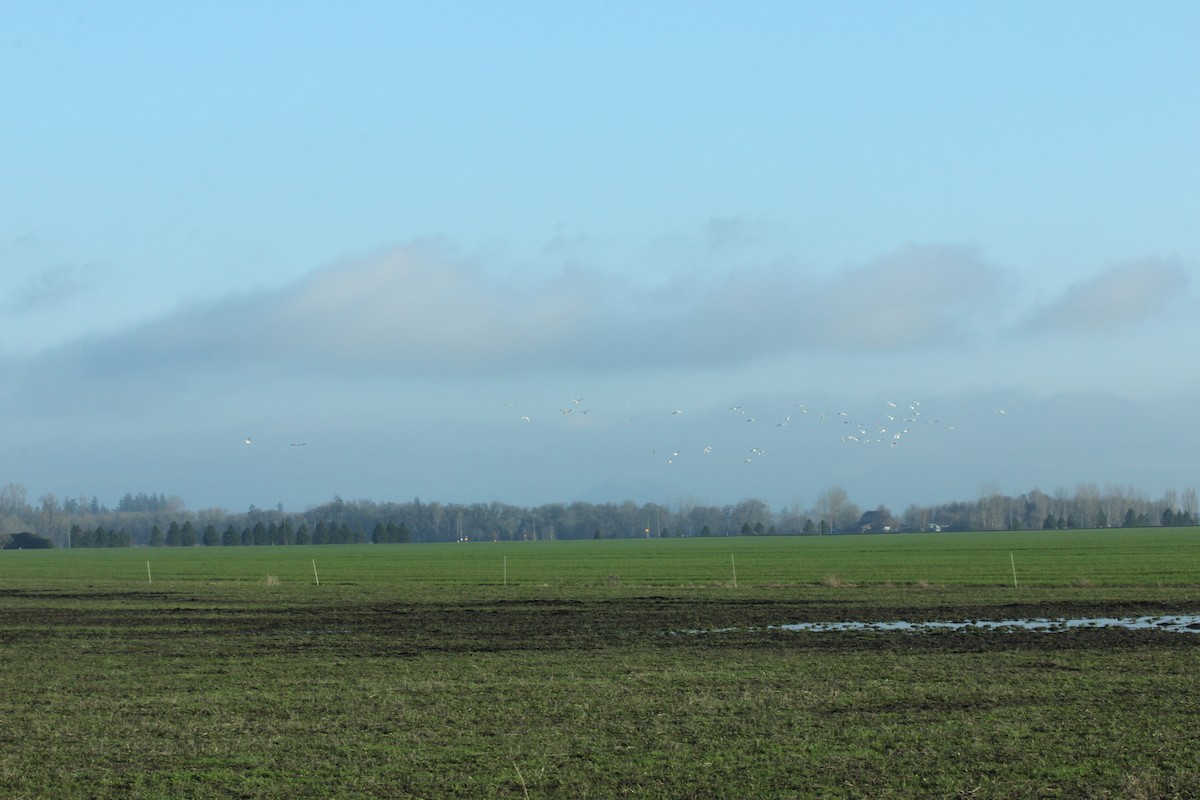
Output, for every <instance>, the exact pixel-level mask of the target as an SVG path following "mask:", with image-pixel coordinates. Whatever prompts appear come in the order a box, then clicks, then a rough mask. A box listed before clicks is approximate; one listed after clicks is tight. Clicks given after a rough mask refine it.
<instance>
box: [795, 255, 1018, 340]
mask: <svg viewBox="0 0 1200 800" xmlns="http://www.w3.org/2000/svg"><path fill="white" fill-rule="evenodd" d="M1001 286H1002V281H1001V278H1000V274H999V272H998V271H997V270H996V269H995V268H994V267H992V266H990V265H988V264H987V263H985V262H984V261H983V260H982V259H981V258H980V256H979V254H978V253H977V252H976V251H975V249H974V248H971V247H964V246H960V245H909V246H907V247H904V248H902V249H900V250H898V251H897V252H895V253H891V254H889V255H886V256H883V257H881V258H878V259H876V260H875V261H873V262H871V263H870V264H867V265H866V266H863V267H856V268H850V269H845V270H843V271H842V272H841V274H840V275H839V276H838V277H837V279H836V280H834V281H832V282H831V283H829V284H828V285H826V286H824V287H822V289H821V291H819V292H818V293H817V294H816V296H815V297H814V298H812V302H810V303H809V308H808V309H807V310H808V312H809V314H810V315H811V323H812V324H813V326H814V328H815V330H817V331H818V332H819V341H821V342H822V343H823V344H825V345H827V346H830V347H834V348H838V349H847V350H890V349H901V348H909V347H914V346H922V345H931V344H937V343H944V342H947V341H954V340H956V339H958V338H960V337H961V336H962V335H963V334H964V333H966V332H968V331H969V330H970V328H972V327H974V326H975V325H977V324H978V322H979V320H981V319H986V318H989V317H992V316H994V315H995V314H996V313H997V312H998V309H997V298H998V297H999V296H1000V290H1001Z"/></svg>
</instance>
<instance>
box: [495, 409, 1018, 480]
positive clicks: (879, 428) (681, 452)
mask: <svg viewBox="0 0 1200 800" xmlns="http://www.w3.org/2000/svg"><path fill="white" fill-rule="evenodd" d="M513 406H514V404H513V403H511V402H508V403H504V407H505V408H506V409H512V408H513ZM789 411H790V413H787V414H784V415H782V416H771V417H759V416H758V415H757V414H756V413H754V412H753V411H751V410H750V409H748V408H746V407H744V406H741V405H733V406H729V408H728V412H729V418H730V421H731V423H732V422H737V423H740V424H742V425H746V426H753V428H750V427H747V428H746V429H745V430H746V432H747V433H749V432H750V431H753V433H752V434H751V435H750V436H749V437H747V436H739V437H737V438H738V439H739V440H742V441H750V440H755V443H754V444H753V446H747V447H745V448H743V449H742V450H740V451H739V452H738V453H737V457H738V458H740V460H741V461H742V463H745V464H750V463H752V462H754V461H755V460H757V459H759V458H760V457H762V456H765V455H767V452H768V450H767V445H769V444H772V443H774V442H777V441H779V440H778V439H777V438H775V437H778V436H779V435H781V434H782V432H781V431H778V430H775V429H785V428H789V427H791V426H793V425H802V424H804V425H813V426H822V427H823V428H824V430H825V431H826V432H829V433H836V435H837V436H838V437H839V438H840V441H841V443H842V444H844V445H847V446H858V447H867V446H874V447H899V446H900V445H901V444H902V443H904V442H905V441H906V440H908V439H909V437H912V436H916V435H919V434H920V433H921V432H922V431H927V430H936V431H940V432H943V433H952V432H953V431H954V430H955V426H954V425H951V424H946V423H944V422H942V421H940V420H939V419H938V418H936V417H935V416H931V415H929V414H926V413H925V410H924V408H923V407H922V403H921V401H920V400H914V401H911V402H903V403H902V402H896V401H893V400H887V401H884V403H883V405H882V407H881V408H880V409H879V412H878V414H876V415H857V414H856V415H851V413H850V412H848V411H831V410H815V409H810V408H809V406H808V405H807V404H805V403H796V404H794V405H793V406H792V407H791V408H790V409H789ZM590 412H591V409H590V408H589V407H587V405H585V404H584V398H582V397H572V398H569V401H568V402H565V403H562V404H560V405H559V407H558V409H557V412H556V413H555V412H543V414H542V415H541V416H535V415H534V414H533V413H526V414H520V415H519V416H517V419H519V421H520V422H521V423H522V424H533V423H534V422H535V420H539V419H540V420H543V421H544V420H546V419H547V418H550V417H556V418H557V419H559V420H560V421H564V420H571V419H577V418H579V417H582V416H583V415H587V414H589V413H590ZM995 413H996V414H997V415H1001V416H1003V415H1006V414H1007V412H1006V411H1005V410H1004V409H998V410H996V412H995ZM662 414H663V416H664V418H667V419H670V418H674V419H676V420H682V419H684V418H685V417H686V415H685V413H684V410H683V409H679V408H675V409H671V410H669V411H668V410H666V409H663V411H662ZM601 416H603V417H604V418H605V420H604V421H605V422H608V423H612V422H614V421H616V420H617V419H619V422H620V424H622V425H630V424H631V420H630V419H628V418H612V417H607V416H605V415H603V414H602V415H601ZM589 419H592V420H595V421H596V422H597V423H600V422H601V420H599V419H597V418H595V417H591V418H589ZM664 421H665V420H664ZM808 421H811V422H808ZM677 424H678V423H677ZM665 427H666V428H667V429H668V430H669V428H670V426H669V425H667V426H665ZM653 435H654V436H655V437H658V438H660V439H661V438H669V437H668V435H664V434H662V432H661V429H660V428H659V427H658V426H656V430H655V432H654V434H653ZM696 435H697V434H696V431H695V430H688V431H687V432H686V433H684V432H682V431H681V435H680V437H679V438H680V439H683V438H685V436H686V438H687V439H688V440H689V441H690V444H688V445H687V446H679V445H668V446H655V445H652V444H649V443H645V446H646V451H645V452H647V453H648V454H649V455H650V456H652V457H655V458H658V459H661V460H662V461H663V462H665V463H666V464H675V463H678V462H679V461H681V460H682V459H685V458H694V457H712V456H714V454H719V448H717V447H716V446H715V445H714V444H712V443H709V442H703V441H697V439H696V438H695V437H696ZM714 438H715V437H714ZM726 439H728V437H726ZM726 449H728V448H726Z"/></svg>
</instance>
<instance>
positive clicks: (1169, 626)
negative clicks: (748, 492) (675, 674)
mask: <svg viewBox="0 0 1200 800" xmlns="http://www.w3.org/2000/svg"><path fill="white" fill-rule="evenodd" d="M1071 628H1125V629H1128V630H1160V631H1168V632H1171V633H1198V634H1200V614H1168V615H1163V616H1157V617H1153V616H1150V617H1079V618H1076V619H1065V618H1058V619H1049V618H1035V619H976V620H964V621H961V622H905V621H904V620H893V621H891V622H797V623H794V624H791V625H771V626H768V628H767V629H768V630H784V631H807V632H814V633H828V632H835V631H878V632H889V631H903V632H907V633H922V632H925V631H940V630H951V631H960V630H968V629H979V630H989V631H999V632H1001V633H1005V632H1009V633H1011V632H1015V631H1042V632H1046V633H1055V632H1058V631H1065V630H1068V629H1071ZM736 630H738V629H737V628H722V629H720V630H692V631H688V633H730V632H734V631H736Z"/></svg>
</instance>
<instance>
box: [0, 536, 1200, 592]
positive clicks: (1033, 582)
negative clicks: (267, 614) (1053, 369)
mask: <svg viewBox="0 0 1200 800" xmlns="http://www.w3.org/2000/svg"><path fill="white" fill-rule="evenodd" d="M3 559H4V560H2V561H0V582H3V584H4V585H10V586H12V585H21V584H24V583H28V582H32V583H35V584H39V585H56V586H70V585H77V584H80V583H86V584H92V585H104V586H116V585H121V586H126V587H128V588H134V587H136V586H140V585H143V584H147V583H148V582H150V581H155V580H156V581H157V582H158V584H159V586H160V587H162V586H163V585H179V584H184V583H214V582H215V583H221V582H228V581H235V582H244V581H265V580H266V576H267V575H271V576H274V577H275V578H276V579H277V580H278V581H279V582H281V583H284V582H286V583H289V584H296V583H299V584H311V583H315V581H316V579H320V580H321V581H322V582H323V583H325V584H326V585H337V584H352V585H356V586H391V587H395V586H403V587H412V586H426V587H446V586H493V585H510V586H514V587H516V586H540V585H551V586H559V587H564V586H594V585H601V584H612V583H621V584H627V585H632V586H715V585H722V584H730V585H732V583H733V581H734V578H735V577H736V578H737V580H738V583H739V585H744V586H755V585H763V586H768V585H771V586H780V585H787V586H804V585H816V584H828V583H831V582H834V581H840V582H845V583H852V584H855V585H862V586H868V585H874V586H878V585H900V586H903V585H918V584H922V583H925V584H938V585H944V586H1011V585H1012V583H1013V571H1014V568H1015V571H1016V576H1017V584H1018V586H1020V585H1028V586H1069V585H1083V586H1156V587H1161V586H1196V585H1200V529H1196V528H1139V529H1112V530H1105V531H1020V532H1000V533H996V532H989V533H938V534H903V535H875V536H824V537H788V536H781V537H730V538H704V539H647V540H642V539H614V540H600V541H595V540H586V541H567V542H533V543H466V544H409V545H341V546H308V547H277V548H274V547H246V548H242V547H232V548H230V547H214V548H203V547H199V548H186V549H181V548H153V549H149V548H133V549H125V548H120V549H112V550H77V551H71V552H66V551H21V552H11V551H10V552H6V553H4V554H3ZM314 561H315V562H316V564H315V567H316V576H315V577H314V563H313V562H314ZM147 562H149V575H147Z"/></svg>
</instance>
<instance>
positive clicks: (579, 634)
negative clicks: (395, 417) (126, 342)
mask: <svg viewBox="0 0 1200 800" xmlns="http://www.w3.org/2000/svg"><path fill="white" fill-rule="evenodd" d="M147 561H148V562H149V568H150V573H149V575H147ZM314 561H315V564H316V568H317V576H318V577H319V579H320V585H319V586H318V585H317V583H316V580H315V579H314V574H313V562H314ZM1013 564H1015V565H1016V570H1017V579H1018V580H1017V586H1016V587H1014V586H1013V582H1012V566H1013ZM735 569H736V576H737V581H736V587H735V585H734V570H735ZM0 609H2V611H3V614H2V615H0V685H2V686H3V687H4V691H3V692H0V719H3V720H4V725H2V726H0V797H6V798H85V797H86V798H90V797H112V798H117V797H120V798H126V797H130V798H178V797H187V798H229V797H239V798H326V797H339V798H341V797H345V798H384V797H389V798H390V797H413V798H416V797H421V798H439V797H498V798H505V797H509V798H549V797H554V798H589V797H591V798H608V797H687V798H691V797H696V798H709V797H711V798H725V797H769V798H785V797H813V798H824V797H855V798H901V797H976V798H981V797H992V798H1001V797H1003V798H1011V797H1094V798H1104V797H1108V798H1173V797H1177V798H1188V797H1197V796H1200V767H1197V760H1196V758H1195V749H1196V731H1197V730H1198V729H1200V728H1198V724H1200V702H1198V701H1197V697H1200V633H1167V632H1162V631H1154V630H1141V631H1134V630H1118V629H1080V630H1073V631H1070V632H1063V633H1054V634H1046V633H1031V632H1025V633H1013V632H1003V633H1002V632H994V631H992V632H986V631H977V630H976V631H947V632H939V633H927V634H906V633H870V632H861V631H860V632H841V633H796V632H788V631H782V630H780V629H778V628H777V627H774V626H778V625H781V624H786V623H792V622H801V621H825V620H866V621H872V620H884V619H948V620H957V619H972V618H1012V617H1019V616H1031V617H1034V616H1051V617H1055V616H1067V617H1069V616H1128V615H1141V614H1156V613H1190V614H1196V613H1200V531H1197V530H1195V529H1146V530H1136V531H1115V530H1114V531H1090V532H1089V531H1073V532H1046V533H1042V532H1037V533H1032V532H1031V533H987V534H930V535H909V534H906V535H895V536H846V537H816V538H784V537H780V538H740V537H739V538H731V539H689V540H633V541H630V540H614V541H583V542H542V543H527V544H516V543H513V544H485V543H478V544H476V543H469V544H461V545H460V544H445V545H387V546H366V545H358V546H343V547H319V546H318V547H279V548H271V547H258V548H254V547H248V548H211V549H207V548H192V549H187V550H176V549H144V548H139V549H131V550H89V551H73V552H68V551H20V552H13V551H5V552H2V553H0ZM697 631H708V632H707V633H699V632H697Z"/></svg>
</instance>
